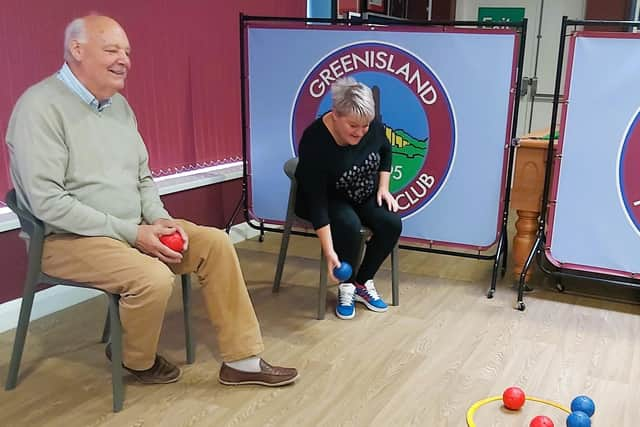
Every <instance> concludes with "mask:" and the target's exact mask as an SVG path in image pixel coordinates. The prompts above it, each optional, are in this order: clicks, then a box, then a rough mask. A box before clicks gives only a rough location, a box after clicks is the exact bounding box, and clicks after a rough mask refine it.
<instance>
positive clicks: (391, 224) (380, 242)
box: [329, 196, 402, 284]
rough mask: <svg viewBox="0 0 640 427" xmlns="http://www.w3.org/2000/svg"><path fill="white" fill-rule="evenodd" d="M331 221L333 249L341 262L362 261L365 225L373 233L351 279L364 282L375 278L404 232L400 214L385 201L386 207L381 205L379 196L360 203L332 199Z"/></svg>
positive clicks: (354, 262)
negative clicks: (363, 227)
mask: <svg viewBox="0 0 640 427" xmlns="http://www.w3.org/2000/svg"><path fill="white" fill-rule="evenodd" d="M329 221H330V223H331V238H332V240H333V249H334V250H335V251H336V254H338V258H339V259H340V261H346V262H348V263H349V264H351V265H352V266H355V265H357V264H358V262H357V257H358V250H359V249H360V229H361V227H362V226H363V225H364V226H365V227H368V228H369V229H371V231H372V232H373V236H372V237H371V239H370V240H369V241H368V242H367V245H366V249H365V252H364V258H363V259H362V264H360V269H359V270H358V271H357V272H355V271H354V272H353V273H354V274H353V275H352V276H351V278H350V280H348V281H350V282H353V281H356V282H358V283H361V284H363V283H365V282H366V281H367V280H369V279H373V276H374V275H375V274H376V273H377V272H378V269H379V268H380V266H381V265H382V263H383V262H384V260H385V259H386V258H387V256H389V254H390V253H391V251H392V250H393V247H394V246H395V245H396V243H397V242H398V238H399V237H400V232H401V231H402V221H401V220H400V215H398V214H397V213H395V212H392V211H389V209H388V208H387V205H386V203H385V202H384V201H383V202H382V206H378V202H377V201H376V197H375V196H373V197H371V198H370V199H369V200H368V201H366V202H365V203H363V204H362V205H356V206H353V205H351V204H349V203H347V202H345V201H341V200H329Z"/></svg>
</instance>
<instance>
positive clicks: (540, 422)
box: [529, 415, 553, 427]
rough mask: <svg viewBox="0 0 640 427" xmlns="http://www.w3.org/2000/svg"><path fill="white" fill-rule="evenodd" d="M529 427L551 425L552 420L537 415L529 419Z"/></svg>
mask: <svg viewBox="0 0 640 427" xmlns="http://www.w3.org/2000/svg"><path fill="white" fill-rule="evenodd" d="M529 427H553V421H551V418H549V417H545V416H544V415H538V416H537V417H535V418H534V419H532V420H531V424H529Z"/></svg>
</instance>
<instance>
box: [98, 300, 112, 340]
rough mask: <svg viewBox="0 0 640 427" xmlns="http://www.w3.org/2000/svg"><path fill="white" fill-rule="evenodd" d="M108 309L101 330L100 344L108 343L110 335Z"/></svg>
mask: <svg viewBox="0 0 640 427" xmlns="http://www.w3.org/2000/svg"><path fill="white" fill-rule="evenodd" d="M110 313H111V312H110V311H109V308H108V307H107V317H106V318H105V319H104V328H102V338H101V339H100V342H101V343H107V342H109V334H110V333H111V327H110V326H111V315H110Z"/></svg>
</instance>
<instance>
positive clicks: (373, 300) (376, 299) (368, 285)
mask: <svg viewBox="0 0 640 427" xmlns="http://www.w3.org/2000/svg"><path fill="white" fill-rule="evenodd" d="M355 299H356V302H361V303H362V304H364V305H366V306H367V308H368V309H369V310H373V311H377V312H379V313H382V312H385V311H387V310H388V309H389V307H387V303H385V302H384V301H383V300H382V298H381V297H380V295H378V291H376V287H375V286H374V285H373V280H367V281H366V282H365V284H364V285H360V284H357V285H356V298H355Z"/></svg>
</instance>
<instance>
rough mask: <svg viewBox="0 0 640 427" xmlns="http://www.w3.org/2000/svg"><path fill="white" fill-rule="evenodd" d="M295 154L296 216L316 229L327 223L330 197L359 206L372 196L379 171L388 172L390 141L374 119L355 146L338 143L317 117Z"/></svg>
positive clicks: (375, 190)
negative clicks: (297, 159)
mask: <svg viewBox="0 0 640 427" xmlns="http://www.w3.org/2000/svg"><path fill="white" fill-rule="evenodd" d="M298 157H299V158H300V161H299V163H298V168H297V169H296V179H297V182H298V192H297V194H296V206H295V210H296V215H298V216H299V217H301V218H305V219H308V220H309V221H311V223H312V224H313V228H314V229H316V230H317V229H318V228H321V227H324V226H325V225H327V224H329V214H328V210H327V204H328V201H329V200H331V199H339V200H344V201H347V202H348V203H350V204H352V205H360V204H362V203H364V202H365V201H367V200H368V199H369V198H370V197H375V195H376V192H377V190H378V181H379V173H380V171H383V172H390V171H391V144H389V140H388V139H387V137H386V136H385V134H384V127H383V125H382V123H380V122H379V121H377V120H374V121H373V122H371V125H370V126H369V131H368V132H367V133H366V134H365V135H364V137H363V138H362V140H360V142H359V143H358V145H350V146H340V145H338V144H337V143H336V141H335V139H334V138H333V136H332V135H331V132H329V129H327V126H326V125H325V124H324V122H323V121H322V117H320V118H318V119H317V120H315V121H314V122H313V123H311V125H310V126H309V127H308V128H307V129H306V130H305V131H304V134H303V135H302V139H301V140H300V146H299V147H298Z"/></svg>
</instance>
